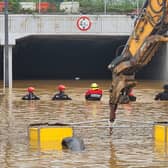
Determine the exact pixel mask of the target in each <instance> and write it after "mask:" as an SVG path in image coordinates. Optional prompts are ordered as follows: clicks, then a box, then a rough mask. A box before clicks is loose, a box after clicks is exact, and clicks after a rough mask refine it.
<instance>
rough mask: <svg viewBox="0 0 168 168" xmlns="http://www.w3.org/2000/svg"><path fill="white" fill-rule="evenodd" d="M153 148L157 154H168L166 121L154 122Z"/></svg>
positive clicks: (167, 124) (167, 123)
mask: <svg viewBox="0 0 168 168" xmlns="http://www.w3.org/2000/svg"><path fill="white" fill-rule="evenodd" d="M154 149H155V152H156V153H157V154H159V156H165V155H167V154H168V122H157V123H155V125H154Z"/></svg>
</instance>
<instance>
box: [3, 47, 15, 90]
mask: <svg viewBox="0 0 168 168" xmlns="http://www.w3.org/2000/svg"><path fill="white" fill-rule="evenodd" d="M3 60H4V62H3V65H4V67H3V71H4V73H3V81H4V87H5V88H12V74H13V71H12V45H9V46H8V55H7V56H5V47H4V52H3Z"/></svg>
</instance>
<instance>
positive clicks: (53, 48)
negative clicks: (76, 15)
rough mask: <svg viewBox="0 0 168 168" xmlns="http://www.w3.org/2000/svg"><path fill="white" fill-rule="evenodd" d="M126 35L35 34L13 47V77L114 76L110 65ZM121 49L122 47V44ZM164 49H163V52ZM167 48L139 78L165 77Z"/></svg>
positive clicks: (0, 74) (0, 64)
mask: <svg viewBox="0 0 168 168" xmlns="http://www.w3.org/2000/svg"><path fill="white" fill-rule="evenodd" d="M127 38H128V37H127V36H119V37H118V36H117V37H115V36H113V37H110V36H87V37H86V36H33V37H27V38H23V39H20V40H17V42H16V45H15V46H14V47H13V79H14V80H20V79H21V80H22V79H24V80H33V79H39V80H40V79H43V80H45V79H46V80H48V79H74V78H75V77H80V78H81V79H111V72H110V71H109V70H108V69H107V65H108V64H109V63H110V62H111V61H112V59H114V58H115V56H116V49H117V48H118V47H119V46H121V45H123V44H125V43H126V41H127ZM121 49H122V48H121ZM160 51H162V52H160ZM164 52H165V49H164V48H163V47H161V49H159V50H158V51H157V53H156V56H154V57H153V58H152V61H151V62H150V63H149V64H148V65H147V66H145V67H144V68H143V69H142V70H140V71H138V73H137V74H136V78H137V79H148V80H149V79H157V80H160V79H163V76H162V73H163V62H165V57H164V54H161V53H164ZM0 79H1V80H2V79H3V46H0Z"/></svg>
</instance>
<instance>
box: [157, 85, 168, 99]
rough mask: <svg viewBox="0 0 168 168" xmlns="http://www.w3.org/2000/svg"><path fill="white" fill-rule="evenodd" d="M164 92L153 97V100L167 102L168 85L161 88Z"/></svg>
mask: <svg viewBox="0 0 168 168" xmlns="http://www.w3.org/2000/svg"><path fill="white" fill-rule="evenodd" d="M163 89H164V91H163V92H160V93H158V94H157V95H156V96H155V100H168V85H164V86H163Z"/></svg>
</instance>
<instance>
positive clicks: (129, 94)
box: [119, 87, 136, 104]
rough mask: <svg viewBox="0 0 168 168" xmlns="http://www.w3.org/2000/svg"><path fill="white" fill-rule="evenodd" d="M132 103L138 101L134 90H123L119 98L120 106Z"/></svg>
mask: <svg viewBox="0 0 168 168" xmlns="http://www.w3.org/2000/svg"><path fill="white" fill-rule="evenodd" d="M130 101H131V102H132V101H136V97H135V96H134V93H133V89H132V88H131V87H130V88H125V89H123V90H122V91H121V93H120V97H119V103H120V104H128V103H129V102H130Z"/></svg>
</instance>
